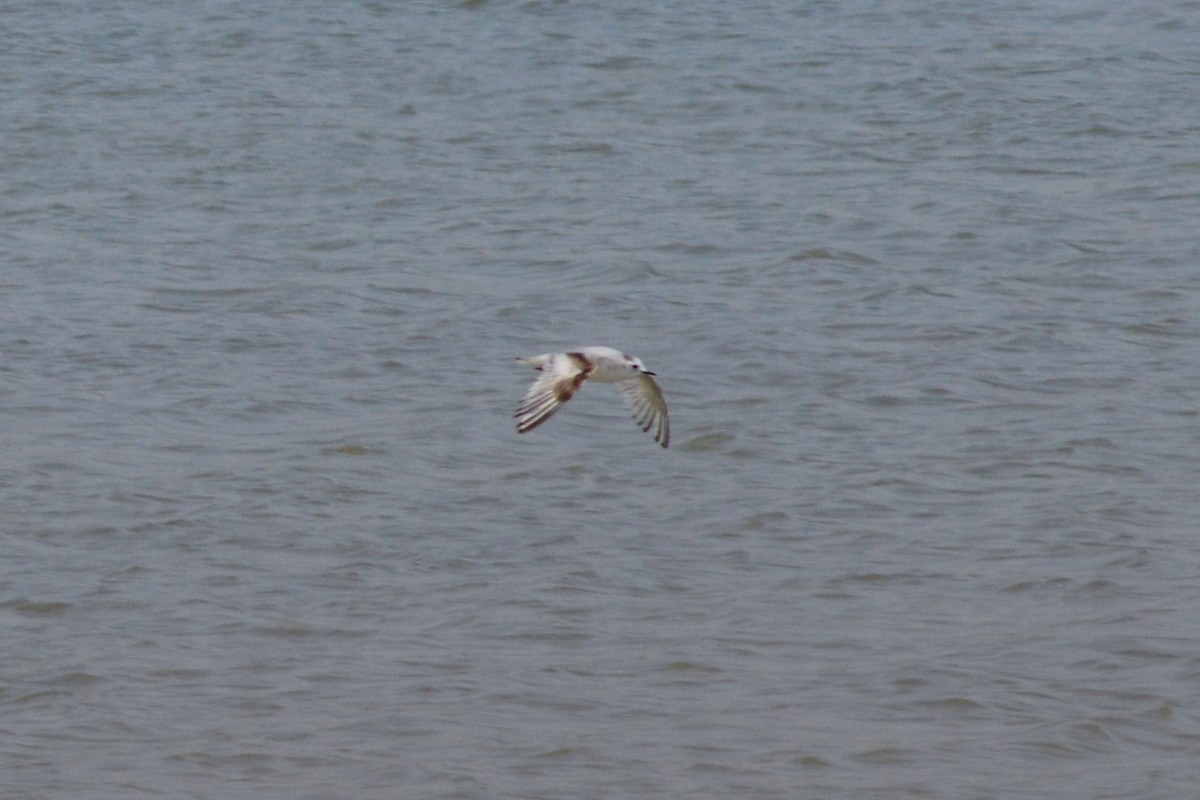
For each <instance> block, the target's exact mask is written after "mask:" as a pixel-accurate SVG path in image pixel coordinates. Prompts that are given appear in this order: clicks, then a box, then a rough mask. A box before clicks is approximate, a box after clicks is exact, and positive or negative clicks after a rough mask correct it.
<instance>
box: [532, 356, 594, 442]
mask: <svg viewBox="0 0 1200 800" xmlns="http://www.w3.org/2000/svg"><path fill="white" fill-rule="evenodd" d="M522 361H524V362H525V363H527V364H532V365H533V366H536V367H537V368H538V369H540V370H541V371H542V374H541V376H539V377H538V379H537V380H536V381H534V382H533V385H532V386H530V387H529V389H528V391H526V392H525V396H524V397H523V398H521V404H520V405H519V406H517V413H516V414H515V416H516V418H517V433H526V432H527V431H531V430H533V429H534V428H536V427H537V426H538V425H541V424H542V423H543V422H545V421H546V420H548V419H550V418H551V417H552V416H554V412H555V411H558V409H559V408H561V407H562V404H563V403H565V402H567V401H568V400H570V399H571V398H572V397H574V396H575V393H576V392H578V391H579V387H580V386H582V385H583V382H584V380H586V379H587V376H588V374H589V373H590V372H591V370H592V366H591V364H590V362H588V361H587V359H585V358H582V357H581V356H579V355H578V354H575V353H565V354H555V355H554V356H552V357H551V358H549V359H547V360H545V361H544V362H541V363H539V361H540V360H539V359H537V358H532V359H522Z"/></svg>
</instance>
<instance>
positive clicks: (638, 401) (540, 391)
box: [515, 347, 671, 447]
mask: <svg viewBox="0 0 1200 800" xmlns="http://www.w3.org/2000/svg"><path fill="white" fill-rule="evenodd" d="M517 360H518V361H520V362H521V363H522V364H528V365H529V366H531V367H533V368H534V369H537V370H540V371H541V373H542V374H541V375H540V376H538V379H537V380H536V381H534V382H533V385H532V386H530V387H529V390H528V391H527V392H525V397H524V398H522V399H521V405H519V406H518V407H517V413H516V415H515V416H516V418H517V433H526V432H528V431H531V430H533V429H534V428H536V427H537V426H538V425H541V424H542V423H543V422H545V421H546V420H548V419H550V418H551V417H552V416H554V412H556V411H558V409H559V408H561V407H562V404H563V403H565V402H567V401H568V400H570V399H571V398H572V397H574V396H575V393H576V392H578V391H579V387H580V386H583V382H584V381H586V380H593V381H596V382H598V383H616V384H619V385H620V387H621V392H622V393H624V395H625V402H626V403H628V404H629V408H630V410H632V411H633V418H634V419H635V420H637V423H638V425H640V426H642V430H643V431H649V430H650V429H651V428H654V441H656V442H658V443H659V444H661V445H662V446H663V447H666V446H667V445H668V444H670V442H671V425H670V422H669V421H668V420H667V401H666V400H664V399H663V396H662V391H661V390H660V389H659V388H658V384H657V383H655V382H654V378H653V377H652V376H653V375H654V373H653V372H649V371H647V370H646V365H645V364H643V363H642V361H641V359H638V358H634V357H633V356H629V355H625V354H624V353H622V352H621V351H620V350H614V349H612V348H611V347H581V348H579V349H578V350H572V351H570V352H568V353H545V354H543V355H540V356H530V357H528V358H518V359H517Z"/></svg>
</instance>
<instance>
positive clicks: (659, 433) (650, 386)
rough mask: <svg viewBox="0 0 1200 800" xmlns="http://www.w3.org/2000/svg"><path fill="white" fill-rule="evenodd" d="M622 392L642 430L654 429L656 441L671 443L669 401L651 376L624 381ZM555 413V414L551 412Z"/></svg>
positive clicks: (662, 443)
mask: <svg viewBox="0 0 1200 800" xmlns="http://www.w3.org/2000/svg"><path fill="white" fill-rule="evenodd" d="M621 391H622V392H623V393H624V394H625V402H626V403H628V404H629V408H630V410H632V411H633V418H634V419H635V420H637V424H638V425H641V426H642V430H644V431H648V430H650V429H651V428H654V441H656V442H658V443H659V444H661V445H662V446H663V447H666V446H667V445H669V444H670V443H671V421H670V420H669V419H668V418H667V401H666V400H664V399H663V395H662V390H661V389H659V388H658V384H657V383H655V382H654V378H651V377H650V376H649V375H639V376H637V377H636V378H634V379H633V380H628V381H623V382H622V383H621ZM551 413H553V412H551Z"/></svg>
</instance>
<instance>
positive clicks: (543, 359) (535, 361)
mask: <svg viewBox="0 0 1200 800" xmlns="http://www.w3.org/2000/svg"><path fill="white" fill-rule="evenodd" d="M517 361H518V362H519V363H521V364H527V365H529V366H531V367H533V368H534V369H541V368H542V367H544V366H546V364H548V363H549V362H550V356H549V355H548V354H547V355H542V356H519V357H518V358H517Z"/></svg>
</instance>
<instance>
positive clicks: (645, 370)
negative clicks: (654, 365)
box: [642, 369, 654, 375]
mask: <svg viewBox="0 0 1200 800" xmlns="http://www.w3.org/2000/svg"><path fill="white" fill-rule="evenodd" d="M642 374H643V375H653V374H654V373H653V372H651V371H650V370H648V369H644V370H642Z"/></svg>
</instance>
